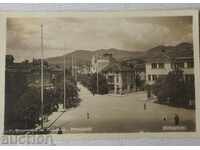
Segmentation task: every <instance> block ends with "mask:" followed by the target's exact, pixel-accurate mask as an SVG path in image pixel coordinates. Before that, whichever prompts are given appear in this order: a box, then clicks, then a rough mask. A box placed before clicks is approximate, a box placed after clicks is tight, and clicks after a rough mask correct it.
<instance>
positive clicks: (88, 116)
mask: <svg viewBox="0 0 200 150" xmlns="http://www.w3.org/2000/svg"><path fill="white" fill-rule="evenodd" d="M87 119H88V120H89V119H90V114H89V113H88V112H87Z"/></svg>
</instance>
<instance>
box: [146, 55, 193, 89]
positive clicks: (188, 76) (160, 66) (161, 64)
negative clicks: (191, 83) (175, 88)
mask: <svg viewBox="0 0 200 150" xmlns="http://www.w3.org/2000/svg"><path fill="white" fill-rule="evenodd" d="M145 67H146V83H147V84H149V85H152V84H153V83H154V82H155V81H156V80H157V79H158V78H159V77H162V76H165V75H167V74H168V73H169V72H170V71H172V70H173V69H174V68H175V67H176V68H179V69H181V70H182V71H183V74H184V78H185V80H194V62H193V57H176V58H175V60H173V61H172V60H170V59H166V58H159V59H157V60H156V59H154V60H151V61H147V62H146V65H145Z"/></svg>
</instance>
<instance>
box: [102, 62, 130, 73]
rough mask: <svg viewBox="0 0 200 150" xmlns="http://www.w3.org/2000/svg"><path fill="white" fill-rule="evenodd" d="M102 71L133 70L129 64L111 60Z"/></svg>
mask: <svg viewBox="0 0 200 150" xmlns="http://www.w3.org/2000/svg"><path fill="white" fill-rule="evenodd" d="M102 71H103V72H126V71H131V68H130V67H129V66H127V65H123V64H121V63H119V62H116V61H115V62H111V63H110V64H109V65H108V66H106V67H105V68H104V69H103V70H102Z"/></svg>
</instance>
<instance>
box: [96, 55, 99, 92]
mask: <svg viewBox="0 0 200 150" xmlns="http://www.w3.org/2000/svg"><path fill="white" fill-rule="evenodd" d="M96 62H97V66H96V67H97V69H96V71H97V94H99V63H98V57H97V61H96Z"/></svg>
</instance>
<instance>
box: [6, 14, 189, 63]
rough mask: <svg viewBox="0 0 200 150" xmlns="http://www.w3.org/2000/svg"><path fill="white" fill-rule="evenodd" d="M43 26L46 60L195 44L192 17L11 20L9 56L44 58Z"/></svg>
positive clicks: (20, 58)
mask: <svg viewBox="0 0 200 150" xmlns="http://www.w3.org/2000/svg"><path fill="white" fill-rule="evenodd" d="M41 24H43V37H44V55H45V57H54V56H60V55H62V54H64V53H69V52H72V51H74V50H91V51H94V50H97V49H109V48H117V49H121V50H129V51H145V50H148V49H150V48H153V47H156V46H158V45H172V46H173V45H177V44H179V43H181V42H190V43H192V17H189V16H188V17H187V16H185V17H152V18H131V17H126V18H125V17H123V18H120V17H119V18H118V17H115V18H108V17H96V18H95V17H93V18H74V17H67V18H50V17H48V18H8V19H7V54H12V55H14V57H15V61H18V62H19V61H23V60H25V59H28V60H32V58H33V57H34V58H40V57H41V48H40V47H41V40H40V39H41V27H40V26H41Z"/></svg>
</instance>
